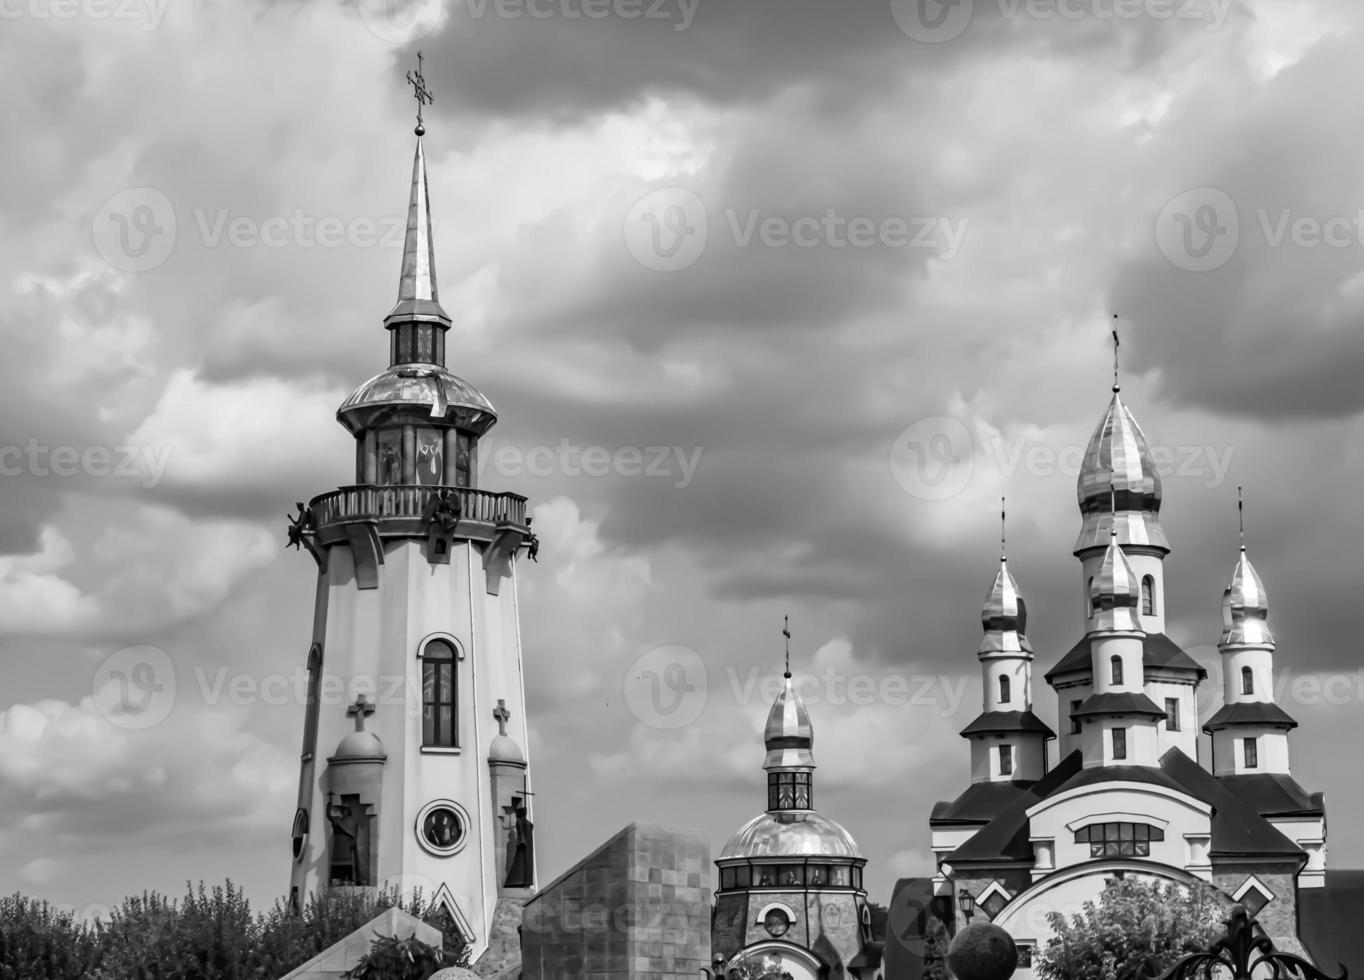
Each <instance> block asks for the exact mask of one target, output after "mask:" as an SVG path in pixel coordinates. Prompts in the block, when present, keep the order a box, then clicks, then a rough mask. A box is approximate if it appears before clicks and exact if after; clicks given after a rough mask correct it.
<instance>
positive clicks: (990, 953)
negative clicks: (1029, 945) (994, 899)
mask: <svg viewBox="0 0 1364 980" xmlns="http://www.w3.org/2000/svg"><path fill="white" fill-rule="evenodd" d="M947 965H948V966H949V967H950V968H951V970H952V973H953V974H954V975H955V976H956V977H957V980H1008V978H1009V977H1011V976H1013V973H1014V970H1015V969H1016V968H1017V967H1018V947H1017V946H1015V945H1014V939H1013V936H1010V935H1009V934H1008V933H1007V932H1005V931H1004V930H1003V929H1001V928H1000V927H999V926H997V925H995V924H994V923H992V922H980V923H973V924H971V925H968V926H966V927H964V928H962V929H960V930H958V932H957V934H956V936H954V937H953V938H952V945H951V946H949V947H948V948H947Z"/></svg>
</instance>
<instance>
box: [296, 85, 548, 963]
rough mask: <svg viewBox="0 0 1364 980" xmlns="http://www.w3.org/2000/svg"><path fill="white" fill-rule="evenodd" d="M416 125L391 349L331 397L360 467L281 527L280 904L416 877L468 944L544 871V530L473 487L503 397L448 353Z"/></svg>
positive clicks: (406, 885) (511, 502)
mask: <svg viewBox="0 0 1364 980" xmlns="http://www.w3.org/2000/svg"><path fill="white" fill-rule="evenodd" d="M409 79H410V80H411V81H412V82H413V84H414V85H415V86H416V87H417V91H418V99H419V106H420V105H422V104H424V103H425V102H426V101H428V99H427V97H426V95H425V86H424V83H423V80H422V77H421V72H420V69H418V71H417V73H416V75H415V76H409ZM416 133H417V143H416V153H415V159H414V161H413V167H412V184H411V191H410V200H409V205H408V215H407V234H406V241H405V243H404V247H403V255H402V267H401V273H400V276H399V280H398V298H397V302H396V304H395V305H394V307H393V309H392V310H391V311H390V312H389V314H388V315H387V317H385V318H384V329H385V331H386V332H387V341H388V352H389V365H388V367H387V368H386V369H385V370H383V371H381V372H380V373H379V374H377V375H375V376H374V377H373V378H371V379H370V380H368V381H366V382H365V383H364V384H362V385H360V387H358V388H357V389H356V390H355V393H354V394H352V395H351V396H350V397H349V398H347V399H346V400H345V402H343V403H342V405H341V407H340V408H339V409H338V410H337V413H336V415H337V420H338V421H339V422H340V423H341V425H342V426H343V427H344V428H345V429H346V431H347V432H348V433H349V434H350V435H351V436H352V437H353V438H354V440H355V450H354V459H355V481H354V483H353V484H351V485H350V486H344V487H341V488H340V489H337V490H333V491H331V492H329V493H324V494H322V495H321V496H318V497H314V498H313V499H312V501H311V502H310V503H309V504H308V505H307V506H306V507H304V506H303V505H302V504H300V505H299V513H298V515H297V516H296V517H295V518H294V519H293V520H294V522H293V525H292V527H291V528H290V540H291V542H292V543H293V544H295V545H296V546H301V547H303V548H306V550H307V551H308V552H309V553H310V554H311V555H312V557H313V558H314V559H315V560H316V563H317V593H316V600H315V603H314V612H313V632H312V639H311V646H310V647H309V648H308V651H307V670H308V695H307V706H306V712H305V717H304V724H303V745H302V753H301V756H300V763H299V787H298V802H297V809H296V811H295V814H294V820H293V850H292V856H291V864H290V867H291V877H290V882H291V889H290V895H291V898H290V901H291V903H293V904H294V906H295V907H296V908H297V907H298V905H299V904H300V903H302V902H304V901H306V900H307V897H308V896H309V895H310V894H313V893H316V892H318V891H321V890H325V889H328V888H374V889H377V888H393V887H396V888H398V889H401V890H402V891H403V892H404V893H406V894H411V893H412V892H414V891H416V890H418V889H420V890H421V891H422V893H423V895H424V897H425V898H426V899H428V900H431V899H434V900H435V901H436V902H437V903H438V904H439V905H441V906H443V907H444V911H445V913H446V915H447V916H448V919H449V921H450V923H451V926H452V927H453V928H456V929H458V930H459V931H460V932H461V933H462V934H463V935H464V937H465V939H466V940H467V941H468V943H469V945H470V956H471V961H472V960H476V959H477V958H478V957H479V956H480V955H481V954H482V953H483V951H484V950H485V949H486V948H487V946H488V941H489V934H490V930H491V929H492V923H493V921H494V918H495V915H496V913H497V911H498V903H499V902H519V901H521V900H524V898H525V897H526V896H527V895H529V894H530V893H531V891H532V890H533V889H534V887H535V885H536V869H535V851H534V830H533V820H532V817H533V808H532V804H531V800H532V799H533V795H532V793H531V791H530V785H531V784H530V766H529V760H528V757H527V740H526V728H527V726H526V713H525V696H524V693H523V692H524V684H523V678H522V663H521V627H520V621H519V618H518V608H517V596H516V562H517V559H518V556H520V555H521V554H522V553H524V552H525V551H527V550H528V549H530V550H531V553H532V554H533V549H534V548H535V546H536V542H535V538H534V535H533V534H532V533H531V529H530V522H531V519H530V518H529V517H528V516H527V515H526V499H525V498H524V497H521V496H518V495H517V494H514V493H504V492H498V491H496V490H495V489H484V488H482V487H479V486H478V464H477V459H478V450H479V439H480V438H481V437H483V436H484V435H485V434H486V433H487V432H488V430H489V429H491V428H492V427H493V425H494V424H495V423H496V421H497V413H496V411H495V410H494V409H493V406H492V403H491V402H489V400H488V399H487V398H486V397H484V396H483V394H482V393H481V392H479V391H478V389H476V388H475V387H474V386H473V385H471V384H469V383H468V382H467V381H464V380H462V379H461V378H459V377H457V376H456V375H455V374H453V373H452V372H451V371H450V369H449V368H448V367H447V366H446V362H447V334H448V333H449V331H450V328H451V319H450V317H449V315H448V314H447V313H446V311H445V309H444V307H443V306H442V305H441V302H440V298H439V295H438V290H437V285H436V275H435V252H434V246H433V242H432V232H431V214H430V207H429V202H428V198H427V178H426V159H425V156H424V153H423V147H422V136H423V135H424V133H425V129H424V127H423V126H422V124H421V115H420V109H419V112H418V125H417V129H416ZM338 690H344V691H345V692H346V694H345V697H344V698H338V697H336V696H335V695H336V692H337V691H338Z"/></svg>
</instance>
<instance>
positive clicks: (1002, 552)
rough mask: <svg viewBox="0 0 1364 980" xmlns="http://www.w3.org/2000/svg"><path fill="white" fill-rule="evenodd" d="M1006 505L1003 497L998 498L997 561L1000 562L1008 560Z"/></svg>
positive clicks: (1005, 499) (1006, 501)
mask: <svg viewBox="0 0 1364 980" xmlns="http://www.w3.org/2000/svg"><path fill="white" fill-rule="evenodd" d="M1007 503H1008V500H1007V498H1005V497H1003V496H1001V497H1000V498H999V560H1000V561H1008V560H1009V547H1008V530H1009V525H1008V516H1007V515H1008V507H1007Z"/></svg>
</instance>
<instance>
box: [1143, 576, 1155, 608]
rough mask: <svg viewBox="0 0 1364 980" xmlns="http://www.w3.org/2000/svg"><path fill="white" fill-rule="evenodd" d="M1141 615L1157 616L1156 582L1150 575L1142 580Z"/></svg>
mask: <svg viewBox="0 0 1364 980" xmlns="http://www.w3.org/2000/svg"><path fill="white" fill-rule="evenodd" d="M1141 614H1142V615H1143V616H1154V615H1155V614H1156V580H1155V579H1154V578H1152V577H1151V576H1150V575H1145V576H1143V577H1142V580H1141Z"/></svg>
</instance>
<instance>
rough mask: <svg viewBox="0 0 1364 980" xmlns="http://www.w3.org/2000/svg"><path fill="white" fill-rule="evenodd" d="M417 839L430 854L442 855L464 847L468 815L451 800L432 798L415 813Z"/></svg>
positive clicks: (467, 828) (467, 829) (467, 830)
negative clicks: (419, 811)
mask: <svg viewBox="0 0 1364 980" xmlns="http://www.w3.org/2000/svg"><path fill="white" fill-rule="evenodd" d="M416 830H417V839H418V840H419V841H421V844H422V846H423V847H424V848H426V850H428V851H430V852H431V853H432V854H436V855H439V856H441V857H444V856H446V855H449V854H454V853H456V852H458V851H459V850H460V849H461V848H463V847H464V843H465V841H466V839H467V837H468V832H469V817H468V814H466V813H465V811H464V808H463V807H462V806H460V805H459V804H458V803H455V802H453V801H451V800H433V801H432V802H430V803H428V804H427V805H426V806H424V807H422V811H421V813H419V814H417V827H416Z"/></svg>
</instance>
